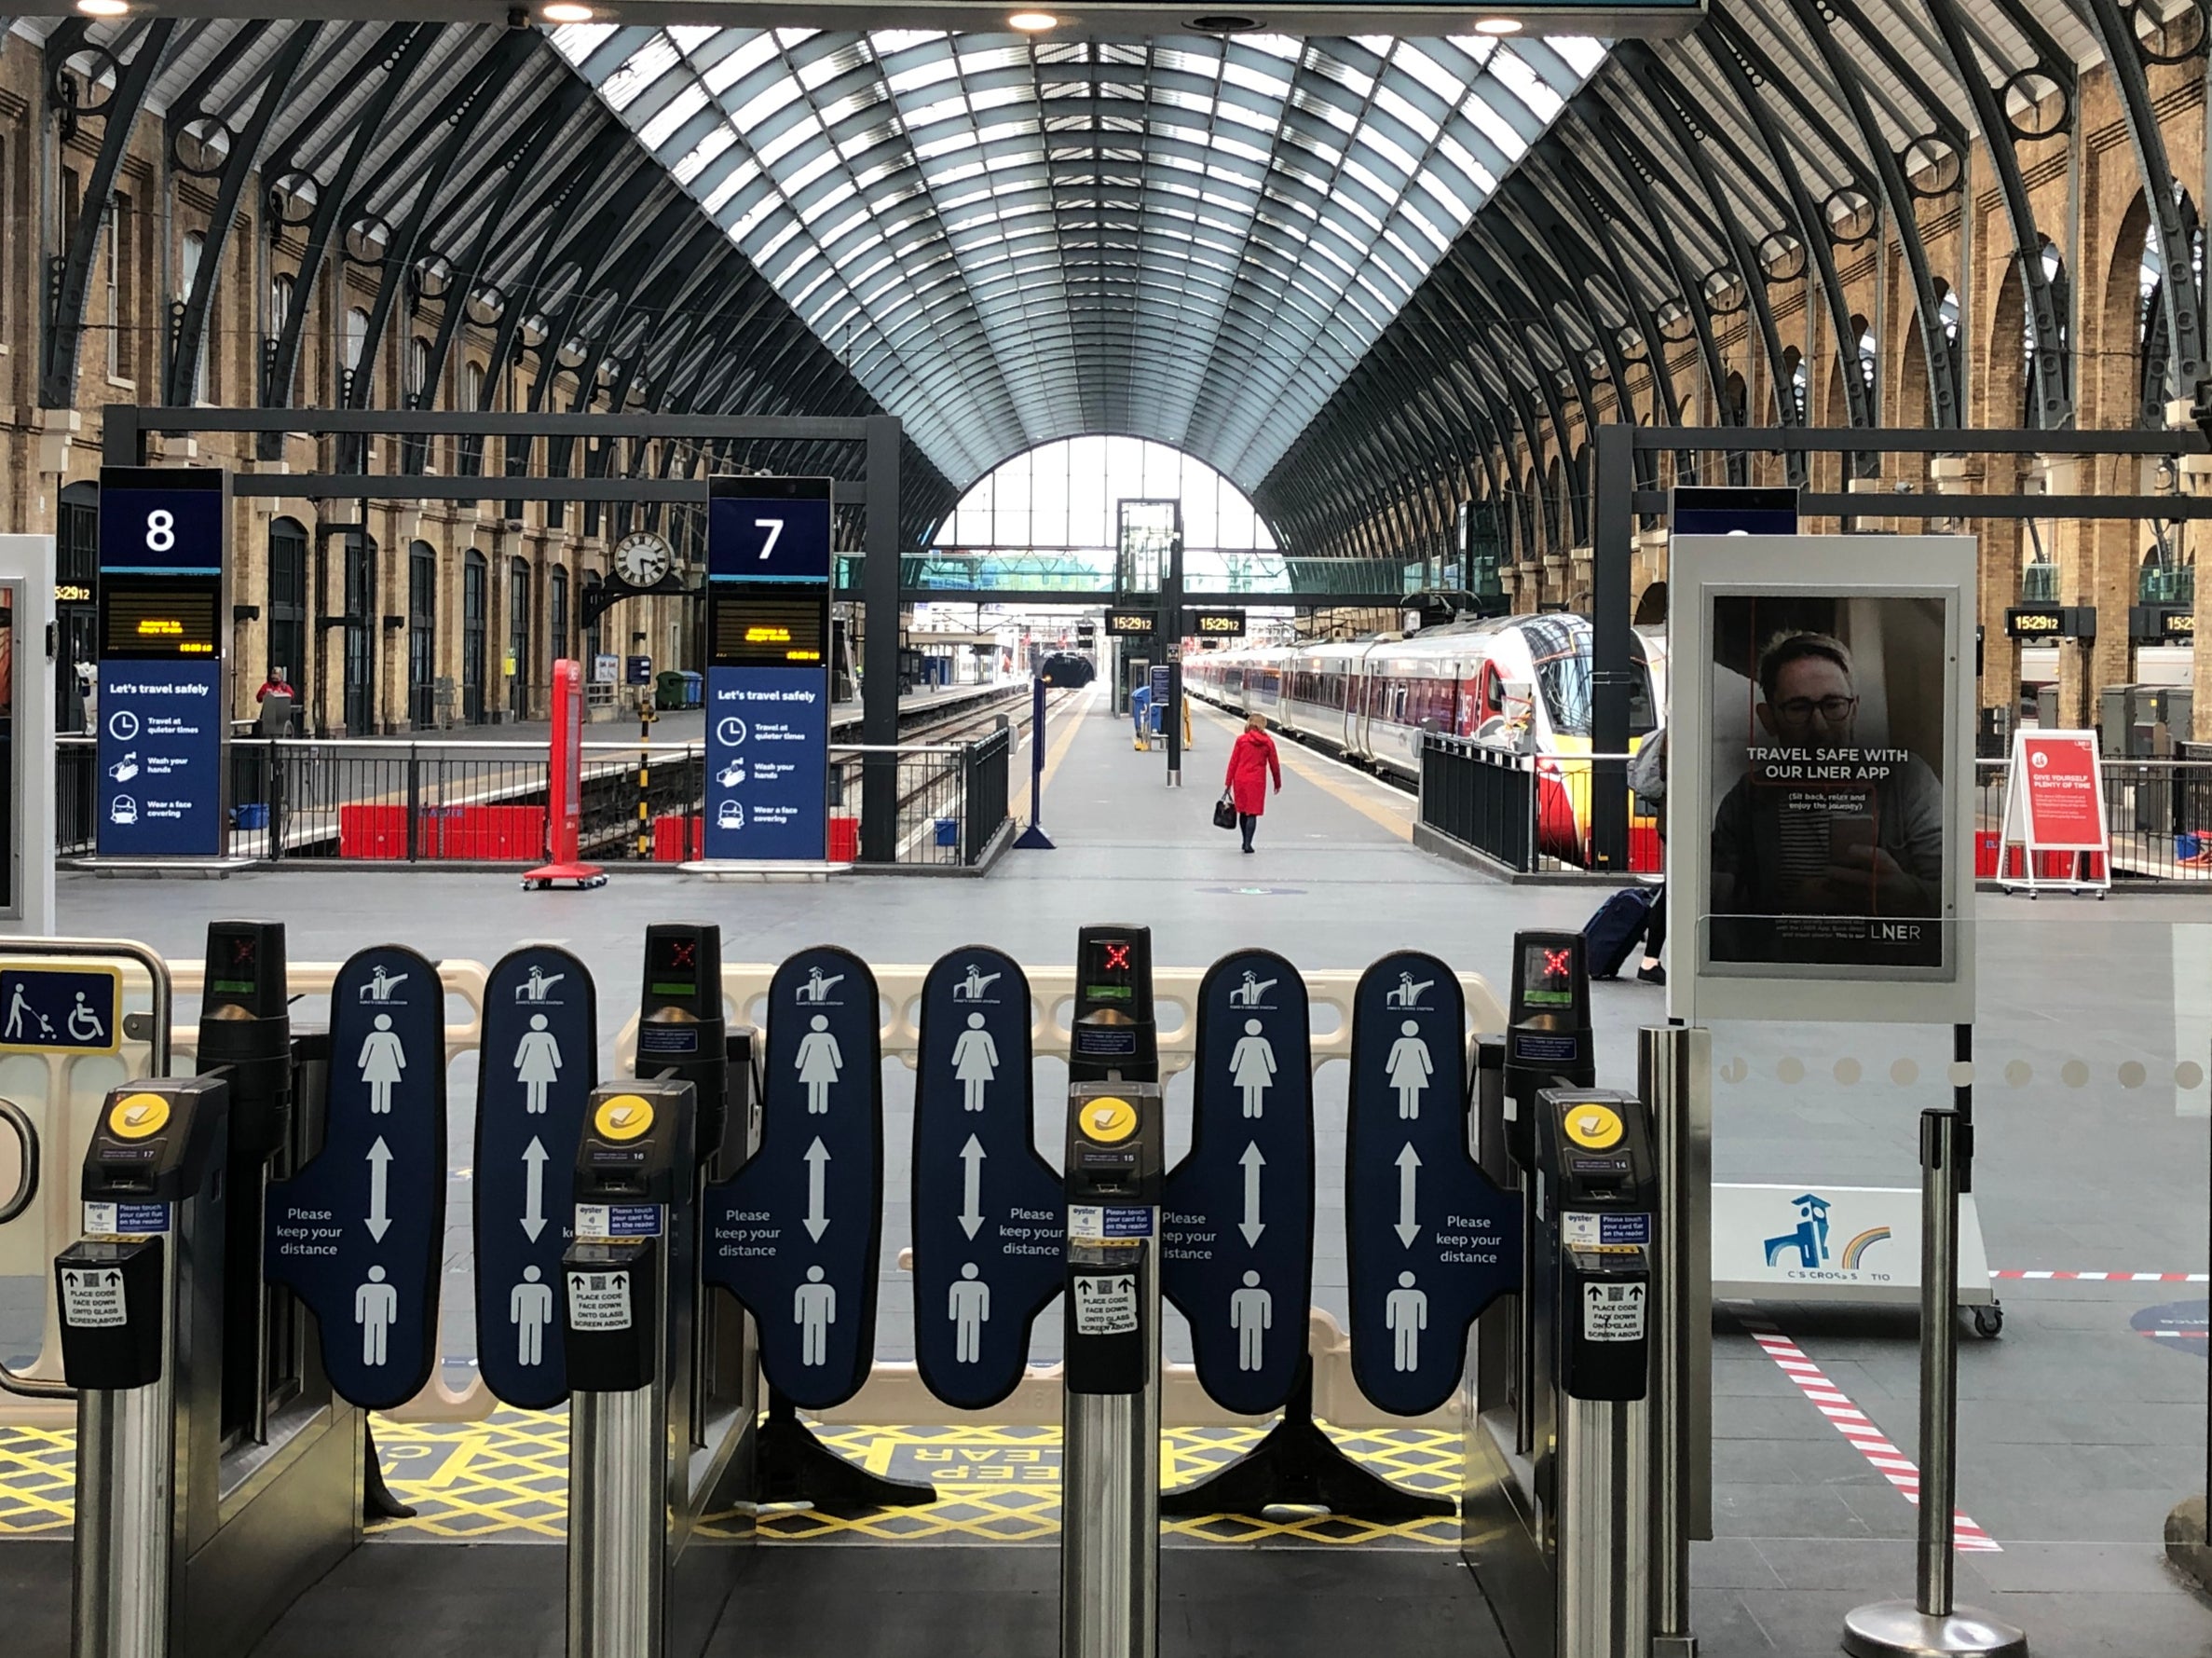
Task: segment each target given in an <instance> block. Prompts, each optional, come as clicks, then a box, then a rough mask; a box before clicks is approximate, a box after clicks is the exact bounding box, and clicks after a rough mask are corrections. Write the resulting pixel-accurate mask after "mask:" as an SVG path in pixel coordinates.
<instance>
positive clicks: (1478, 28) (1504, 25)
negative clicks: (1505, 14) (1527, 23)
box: [1475, 18, 1521, 34]
mask: <svg viewBox="0 0 2212 1658" xmlns="http://www.w3.org/2000/svg"><path fill="white" fill-rule="evenodd" d="M1475 33H1476V34H1520V33H1521V20H1520V19H1519V18H1480V19H1478V20H1476V22H1475Z"/></svg>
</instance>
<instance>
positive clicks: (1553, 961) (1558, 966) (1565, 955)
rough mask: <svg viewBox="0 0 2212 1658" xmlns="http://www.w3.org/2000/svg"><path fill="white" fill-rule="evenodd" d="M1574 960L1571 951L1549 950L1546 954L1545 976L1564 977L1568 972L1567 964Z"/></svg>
mask: <svg viewBox="0 0 2212 1658" xmlns="http://www.w3.org/2000/svg"><path fill="white" fill-rule="evenodd" d="M1573 959H1574V952H1573V951H1571V950H1547V951H1546V952H1544V972H1545V975H1546V976H1547V977H1549V976H1550V975H1552V974H1555V973H1556V974H1564V973H1565V972H1566V970H1567V963H1568V962H1569V961H1571V960H1573Z"/></svg>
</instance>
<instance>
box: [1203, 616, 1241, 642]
mask: <svg viewBox="0 0 2212 1658" xmlns="http://www.w3.org/2000/svg"><path fill="white" fill-rule="evenodd" d="M1190 618H1191V625H1190V632H1191V633H1192V634H1194V635H1195V637H1199V638H1201V639H1240V638H1242V637H1244V612H1243V611H1242V610H1193V611H1191V612H1190Z"/></svg>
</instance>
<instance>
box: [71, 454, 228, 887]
mask: <svg viewBox="0 0 2212 1658" xmlns="http://www.w3.org/2000/svg"><path fill="white" fill-rule="evenodd" d="M229 525H230V481H229V477H228V474H226V473H223V472H221V471H219V470H216V469H212V468H205V467H197V468H157V467H142V466H104V467H102V468H101V469H100V752H99V765H100V783H99V801H98V808H97V825H96V829H95V831H94V846H95V850H96V851H97V852H98V854H99V856H102V857H131V858H139V857H159V858H215V857H221V856H225V853H226V852H227V851H228V850H229V838H230V837H229V813H228V810H227V808H228V805H229V799H228V797H229V792H230V766H229V740H228V738H229V727H230V721H229V709H228V708H227V707H226V706H225V680H224V671H223V654H224V652H223V641H224V639H225V636H226V635H227V633H228V631H229V620H230V606H229V597H230V595H229V572H228V567H229V559H228V557H227V556H226V554H227V543H228V540H229Z"/></svg>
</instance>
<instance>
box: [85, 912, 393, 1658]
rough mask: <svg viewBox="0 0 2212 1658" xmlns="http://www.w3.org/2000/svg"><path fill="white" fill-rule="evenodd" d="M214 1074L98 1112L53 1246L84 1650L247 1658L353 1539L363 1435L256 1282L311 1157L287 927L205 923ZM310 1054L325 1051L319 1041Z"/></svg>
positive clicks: (180, 1080)
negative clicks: (73, 1397)
mask: <svg viewBox="0 0 2212 1658" xmlns="http://www.w3.org/2000/svg"><path fill="white" fill-rule="evenodd" d="M207 959H208V961H209V963H210V965H211V966H210V973H209V981H208V986H207V990H206V992H205V995H204V999H203V1003H202V1011H201V1017H200V1027H199V1030H200V1035H199V1056H200V1063H201V1066H202V1069H203V1075H201V1076H195V1077H163V1078H145V1079H141V1080H138V1081H133V1082H130V1083H127V1084H125V1085H124V1086H122V1087H121V1088H118V1089H116V1090H114V1091H113V1092H112V1093H111V1094H110V1095H109V1096H108V1098H107V1100H106V1102H105V1103H104V1104H103V1106H102V1112H101V1117H100V1119H99V1126H98V1128H97V1130H95V1132H94V1134H93V1136H92V1139H91V1142H90V1144H89V1146H88V1148H87V1152H86V1157H85V1162H84V1166H83V1172H82V1187H81V1195H82V1198H83V1201H84V1236H83V1237H81V1238H80V1239H79V1240H77V1241H76V1242H75V1243H74V1244H72V1245H71V1246H70V1247H69V1248H68V1249H67V1250H65V1251H64V1252H63V1253H62V1254H61V1256H59V1257H58V1259H57V1261H56V1264H55V1294H56V1295H57V1298H58V1300H57V1304H58V1306H59V1307H60V1309H61V1348H62V1365H63V1374H64V1377H65V1378H66V1380H67V1382H68V1384H69V1385H70V1387H72V1388H73V1389H75V1390H76V1391H77V1395H78V1407H77V1411H78V1415H77V1425H78V1455H77V1469H76V1514H77V1520H76V1549H75V1581H74V1584H73V1614H72V1624H73V1633H72V1651H73V1653H74V1654H75V1658H199V1655H202V1654H207V1655H214V1654H222V1655H225V1658H227V1655H229V1654H234V1653H237V1652H241V1651H245V1650H246V1649H247V1648H249V1647H251V1646H252V1645H253V1641H254V1640H255V1639H257V1638H258V1637H259V1636H260V1635H261V1634H262V1633H263V1632H264V1631H265V1630H266V1628H267V1627H268V1626H269V1625H270V1624H273V1623H274V1622H275V1621H276V1619H277V1618H278V1617H279V1616H280V1614H281V1613H282V1611H283V1610H284V1609H285V1607H287V1606H288V1605H289V1604H290V1603H291V1602H292V1601H293V1599H294V1598H295V1597H296V1596H298V1595H299V1594H300V1593H301V1591H303V1590H304V1589H305V1588H307V1586H308V1585H309V1584H310V1583H314V1582H315V1581H316V1580H317V1579H318V1578H320V1577H321V1576H322V1575H323V1573H325V1572H326V1571H328V1570H329V1569H331V1568H332V1567H333V1566H335V1564H336V1563H337V1562H338V1561H339V1560H340V1559H342V1558H343V1557H344V1556H345V1555H346V1554H347V1553H348V1551H349V1550H350V1549H351V1548H352V1547H353V1546H354V1545H355V1544H356V1543H357V1542H359V1541H360V1536H361V1524H362V1519H361V1515H362V1470H363V1429H362V1415H361V1413H360V1412H359V1411H357V1410H355V1409H354V1408H353V1407H352V1406H351V1405H348V1404H346V1403H345V1402H344V1401H343V1400H341V1399H339V1398H338V1397H336V1396H335V1393H334V1392H333V1391H332V1389H331V1386H330V1383H329V1380H328V1378H327V1377H325V1376H324V1374H323V1371H322V1367H321V1363H320V1362H319V1359H318V1355H317V1353H316V1351H315V1349H314V1345H313V1344H312V1343H310V1342H309V1341H308V1340H307V1333H306V1330H305V1328H304V1324H305V1321H304V1320H303V1319H302V1318H301V1317H300V1314H299V1310H298V1309H297V1308H296V1306H295V1305H294V1303H293V1301H292V1299H291V1297H290V1296H288V1295H283V1294H282V1293H281V1292H275V1291H272V1290H271V1289H270V1288H269V1287H268V1285H267V1284H266V1281H264V1278H263V1273H262V1270H261V1268H262V1263H263V1248H262V1225H263V1205H264V1202H265V1200H266V1186H267V1179H268V1175H269V1172H270V1170H271V1168H272V1166H275V1167H276V1168H278V1169H279V1170H280V1171H284V1170H287V1169H289V1167H290V1165H291V1164H292V1163H293V1161H294V1159H295V1158H297V1157H298V1156H299V1154H300V1151H301V1144H300V1139H301V1132H300V1124H301V1121H302V1120H303V1119H304V1118H306V1117H309V1116H311V1115H312V1114H311V1112H303V1113H301V1114H298V1115H297V1116H295V1114H294V1110H293V1098H294V1077H295V1075H297V1076H301V1077H303V1078H304V1079H305V1080H306V1081H307V1094H308V1099H307V1103H308V1104H309V1105H312V1104H313V1103H315V1091H316V1089H317V1088H318V1086H319V1078H320V1076H321V1075H323V1074H325V1073H326V1072H327V1066H318V1065H317V1064H315V1063H313V1062H307V1059H306V1056H307V1054H310V1053H312V1052H314V1051H315V1050H316V1041H315V1039H313V1038H309V1039H304V1040H303V1041H301V1042H299V1043H295V1042H294V1039H293V1036H292V1033H291V1026H290V1019H289V1015H288V1013H287V1011H286V1009H287V1003H288V994H287V984H286V975H285V961H284V940H283V928H282V926H281V925H280V924H276V923H256V922H218V923H214V924H212V925H210V927H209V929H208V956H207ZM321 1051H322V1052H323V1053H327V1042H324V1043H322V1044H321Z"/></svg>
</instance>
